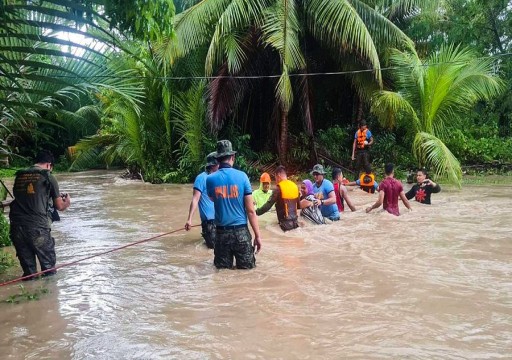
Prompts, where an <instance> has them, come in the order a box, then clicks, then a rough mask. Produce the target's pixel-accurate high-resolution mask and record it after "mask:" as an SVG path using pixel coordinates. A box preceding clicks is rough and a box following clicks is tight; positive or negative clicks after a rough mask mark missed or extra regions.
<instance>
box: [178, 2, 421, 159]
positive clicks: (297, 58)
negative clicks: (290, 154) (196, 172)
mask: <svg viewBox="0 0 512 360" xmlns="http://www.w3.org/2000/svg"><path fill="white" fill-rule="evenodd" d="M376 2H377V3H379V4H380V5H381V10H384V9H390V6H389V4H387V3H388V2H389V1H384V0H382V1H369V0H368V1H364V0H246V1H241V0H215V1H209V0H203V1H199V2H198V3H197V4H196V5H194V6H192V7H190V8H188V9H187V10H185V11H184V12H183V13H181V14H178V15H177V16H176V21H175V27H176V33H177V38H178V45H179V49H178V54H181V55H183V54H186V53H188V52H189V51H191V50H192V49H195V48H197V47H200V46H204V45H206V46H207V47H208V53H207V56H206V61H205V71H206V74H207V75H212V74H215V73H216V74H219V75H226V76H227V77H228V78H227V79H224V78H223V79H216V80H214V81H212V82H211V83H210V111H209V115H210V121H211V122H212V124H214V125H215V126H214V128H217V129H218V128H219V127H220V126H219V125H218V124H219V123H222V121H223V120H224V118H225V117H226V116H227V115H228V114H229V113H231V112H233V111H234V110H235V108H236V107H237V106H238V105H239V104H240V103H241V102H242V99H243V95H244V94H245V95H246V94H247V93H250V91H249V90H250V89H251V82H250V81H249V80H244V79H233V78H230V76H233V75H258V73H262V74H264V75H275V76H276V77H275V79H274V80H273V86H274V89H275V90H274V92H275V106H276V107H275V111H274V114H275V119H276V120H277V123H278V124H279V136H278V138H279V141H278V151H279V156H280V160H281V161H282V162H283V163H284V162H285V161H286V159H285V158H286V156H285V154H286V153H287V147H288V145H287V137H288V115H289V111H290V110H291V108H292V106H293V104H294V98H295V97H297V98H298V99H299V100H300V103H299V105H300V108H301V109H302V111H301V115H302V117H303V118H304V120H305V127H306V129H308V130H309V132H311V134H312V113H311V108H312V106H311V96H310V94H311V84H310V79H309V78H308V77H306V76H300V75H301V74H303V73H306V72H308V69H309V68H310V66H311V65H309V64H308V62H309V61H310V60H311V59H310V58H309V54H308V53H307V44H308V42H309V41H315V42H316V43H318V44H320V46H321V47H323V48H324V49H326V50H327V51H329V52H330V53H331V56H332V58H333V59H335V60H336V62H337V63H338V66H339V70H343V69H345V68H346V67H349V68H351V69H352V68H355V69H370V70H373V73H372V75H371V77H372V81H373V82H374V83H375V84H376V86H377V88H379V87H381V86H382V75H381V72H380V68H381V56H380V55H381V54H383V53H384V50H385V49H386V48H387V47H390V46H393V47H399V48H408V49H410V50H412V51H414V50H413V44H412V42H411V41H410V39H409V38H408V37H407V36H406V35H405V34H404V33H402V31H400V29H398V27H396V26H395V25H394V24H393V23H392V22H391V21H390V20H388V19H387V18H386V17H385V16H383V15H381V13H379V12H378V11H377V10H376V8H372V7H371V6H370V5H373V6H375V3H376ZM401 3H405V4H406V5H407V6H405V7H406V8H407V9H412V8H413V7H414V4H417V3H421V1H419V0H416V1H413V0H403V1H401ZM386 4H387V6H386ZM255 53H259V54H261V53H264V54H266V56H267V58H269V59H270V61H268V62H267V65H266V68H263V69H262V68H259V69H256V66H255V60H254V59H257V58H258V56H255ZM259 58H261V56H260V57H259ZM274 59H277V61H278V64H279V66H278V67H277V69H274V67H273V66H272V65H271V66H269V65H268V64H269V63H270V64H276V61H275V60H274ZM255 70H256V71H255ZM273 71H275V72H273ZM292 77H293V78H292ZM355 81H357V80H355ZM220 83H223V84H224V85H225V86H224V87H222V86H219V85H220ZM222 88H224V89H226V88H227V89H228V90H227V91H228V92H229V93H228V94H226V90H223V89H222ZM223 91H224V92H223ZM219 92H220V93H219ZM247 96H250V95H247ZM219 101H223V102H225V103H226V104H219V103H218V102H219ZM219 109H220V111H216V110H219Z"/></svg>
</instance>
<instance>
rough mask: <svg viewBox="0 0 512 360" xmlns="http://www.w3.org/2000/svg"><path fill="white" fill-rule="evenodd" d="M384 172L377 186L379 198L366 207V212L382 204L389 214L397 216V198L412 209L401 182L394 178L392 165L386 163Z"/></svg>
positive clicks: (398, 213) (398, 212)
mask: <svg viewBox="0 0 512 360" xmlns="http://www.w3.org/2000/svg"><path fill="white" fill-rule="evenodd" d="M384 172H385V173H386V178H385V179H384V180H382V182H381V183H380V184H379V188H378V189H377V190H378V191H379V199H378V200H377V201H376V202H375V204H373V205H372V206H370V207H368V208H367V209H366V212H367V213H369V212H370V211H372V210H373V209H377V208H379V207H380V206H381V205H384V206H383V208H384V210H386V211H387V212H388V213H390V214H393V215H396V216H398V215H400V211H399V209H398V198H400V199H401V200H402V202H403V203H404V205H405V207H406V208H407V209H409V210H412V209H411V204H409V200H407V198H406V197H405V193H404V188H403V186H402V183H401V182H400V181H398V180H397V179H395V178H394V175H395V173H394V165H393V164H386V166H385V167H384Z"/></svg>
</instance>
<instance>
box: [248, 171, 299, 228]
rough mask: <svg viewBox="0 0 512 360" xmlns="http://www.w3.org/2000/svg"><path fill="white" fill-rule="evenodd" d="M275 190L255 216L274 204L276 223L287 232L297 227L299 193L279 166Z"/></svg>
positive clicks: (276, 172) (276, 173)
mask: <svg viewBox="0 0 512 360" xmlns="http://www.w3.org/2000/svg"><path fill="white" fill-rule="evenodd" d="M275 177H276V189H275V190H273V191H272V196H271V197H270V199H268V201H267V202H266V203H265V204H264V205H263V206H262V207H260V208H259V209H257V210H256V214H257V215H258V216H259V215H263V214H264V213H266V212H267V211H269V210H270V208H271V207H272V206H273V205H274V204H276V213H277V221H278V222H279V226H280V227H281V230H283V231H288V230H293V229H296V228H298V227H299V222H298V221H297V213H298V209H299V208H300V205H299V201H300V193H299V188H298V187H297V184H295V183H294V182H293V181H291V180H288V176H287V175H286V169H285V167H284V166H282V165H280V166H278V167H277V168H276V171H275Z"/></svg>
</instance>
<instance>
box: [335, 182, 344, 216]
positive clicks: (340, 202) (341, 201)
mask: <svg viewBox="0 0 512 360" xmlns="http://www.w3.org/2000/svg"><path fill="white" fill-rule="evenodd" d="M334 193H335V194H336V206H338V211H339V212H343V211H345V201H344V199H343V197H342V196H341V193H340V184H339V183H335V184H334Z"/></svg>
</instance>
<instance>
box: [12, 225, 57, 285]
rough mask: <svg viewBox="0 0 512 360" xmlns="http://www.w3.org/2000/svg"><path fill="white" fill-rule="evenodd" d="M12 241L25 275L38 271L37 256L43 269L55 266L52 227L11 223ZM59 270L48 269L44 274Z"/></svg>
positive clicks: (51, 273)
mask: <svg viewBox="0 0 512 360" xmlns="http://www.w3.org/2000/svg"><path fill="white" fill-rule="evenodd" d="M11 241H12V243H13V245H14V248H15V249H16V256H17V257H18V260H19V261H20V265H21V268H22V269H23V276H28V275H32V274H35V273H36V272H37V264H36V257H37V259H38V260H39V265H40V266H41V271H44V270H48V269H51V268H53V267H55V263H56V261H57V258H56V256H55V239H54V238H53V237H52V235H51V230H50V229H44V228H32V227H27V226H19V225H11ZM56 272H57V271H56V270H54V271H48V272H47V273H45V274H43V276H48V275H53V274H55V273H56Z"/></svg>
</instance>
